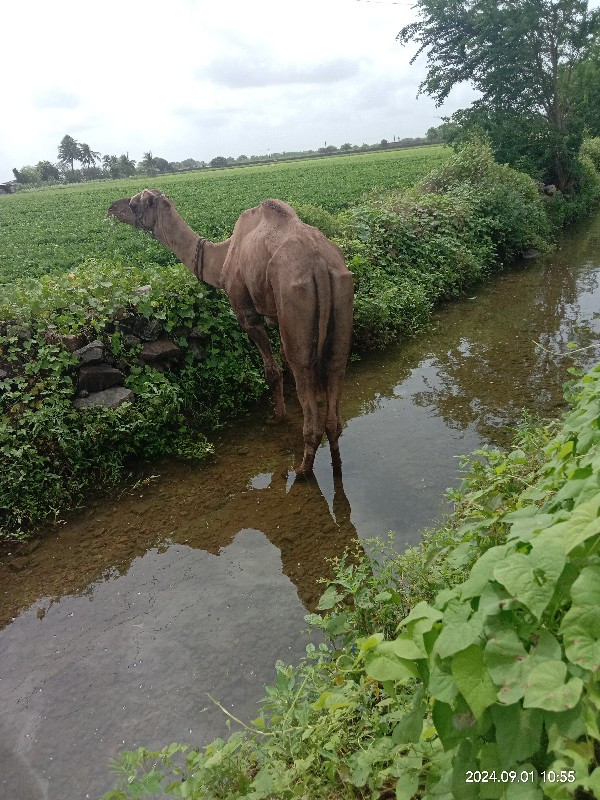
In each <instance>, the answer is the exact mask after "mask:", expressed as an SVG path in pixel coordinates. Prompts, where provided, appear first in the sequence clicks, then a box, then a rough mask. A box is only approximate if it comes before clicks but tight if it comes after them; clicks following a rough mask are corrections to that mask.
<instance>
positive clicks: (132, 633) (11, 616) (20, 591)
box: [0, 217, 600, 800]
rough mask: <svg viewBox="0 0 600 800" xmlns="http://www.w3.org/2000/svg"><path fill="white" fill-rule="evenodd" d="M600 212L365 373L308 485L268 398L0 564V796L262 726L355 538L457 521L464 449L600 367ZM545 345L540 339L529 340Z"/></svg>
mask: <svg viewBox="0 0 600 800" xmlns="http://www.w3.org/2000/svg"><path fill="white" fill-rule="evenodd" d="M599 281H600V217H599V218H598V219H596V220H595V222H594V223H593V224H592V225H591V226H589V227H587V228H586V229H585V231H583V232H580V233H578V234H575V235H573V236H572V237H570V238H569V239H568V240H565V242H564V244H563V248H562V250H561V251H560V252H558V253H557V254H554V255H553V256H550V257H546V258H544V259H540V260H539V261H538V262H536V263H535V264H530V265H528V266H527V269H525V268H516V269H514V270H511V271H507V272H505V273H503V274H502V275H500V277H498V278H497V279H495V280H494V281H493V282H492V283H491V284H489V285H488V286H486V287H483V288H481V289H480V290H478V291H477V292H476V294H475V296H474V297H473V298H468V299H465V300H464V301H462V302H460V303H454V304H451V305H448V306H447V307H446V308H443V309H442V310H440V311H439V312H438V313H437V314H436V316H435V319H434V320H433V323H432V325H431V328H430V330H429V331H428V332H426V333H425V334H423V335H421V336H419V337H418V339H416V340H413V341H410V342H408V343H404V344H402V345H399V346H397V347H395V348H392V349H390V350H389V351H387V352H385V353H383V354H378V355H375V356H372V355H370V356H368V357H367V358H366V359H365V360H364V362H361V363H356V364H352V365H351V367H350V370H349V374H348V378H347V381H346V389H345V400H344V404H343V415H344V418H345V419H346V420H347V422H346V426H345V429H344V434H343V436H342V439H341V452H342V458H343V481H336V482H335V483H334V480H333V477H332V474H331V468H330V465H329V454H328V450H327V448H321V449H320V450H319V452H318V454H317V459H316V463H315V477H314V479H311V480H294V477H293V472H292V465H293V464H298V463H299V460H300V456H301V452H300V450H301V433H300V431H301V419H300V415H299V410H298V407H297V403H296V402H295V399H294V397H293V393H292V392H290V393H289V404H290V409H291V411H292V422H291V423H290V424H288V425H285V426H281V427H272V426H268V425H266V424H265V423H264V419H265V417H266V413H267V405H265V406H264V407H262V408H259V409H257V410H256V412H255V413H254V414H252V415H251V416H249V417H246V418H244V419H243V420H241V421H239V422H238V423H236V424H235V425H234V426H231V427H230V428H228V429H226V430H224V431H223V432H222V433H221V434H220V436H219V437H218V441H217V442H216V445H217V446H216V452H217V455H216V456H215V457H214V458H213V459H212V460H211V461H210V462H209V463H204V464H202V465H189V464H181V463H173V462H161V463H159V464H156V465H154V467H153V470H152V471H151V472H149V471H146V472H145V473H144V474H143V475H144V477H143V478H142V479H141V480H140V481H139V482H138V483H137V484H136V485H135V486H131V485H130V486H129V487H128V488H124V489H122V490H121V491H120V493H119V492H116V493H115V494H114V495H113V496H109V497H106V496H104V497H99V498H98V499H96V500H95V501H94V503H93V504H92V505H91V506H90V507H89V508H87V509H85V510H82V511H81V512H78V513H76V514H73V515H71V516H70V517H69V518H68V519H67V520H66V521H63V522H61V523H59V524H57V525H55V526H53V527H52V528H51V529H50V531H49V532H47V533H46V535H45V536H44V537H40V538H38V539H37V540H35V541H34V542H32V543H30V544H28V545H25V546H24V547H22V548H21V549H15V550H14V551H13V552H11V553H10V555H9V554H7V553H6V552H4V553H3V554H2V555H1V556H0V625H1V626H2V629H1V630H0V703H1V708H2V714H1V715H0V800H79V798H88V797H90V798H96V797H98V796H99V795H100V794H101V793H102V792H103V791H106V790H108V789H109V788H110V786H111V782H112V777H111V774H110V772H109V769H108V766H107V765H108V760H109V758H111V757H116V756H117V754H118V752H119V750H122V749H133V748H135V747H138V746H139V745H147V746H150V747H153V746H160V745H164V744H167V743H169V742H171V741H173V740H180V741H185V742H190V743H194V744H203V743H206V742H208V741H210V740H211V739H213V738H214V737H215V736H218V735H223V734H226V733H227V728H226V724H225V720H226V717H225V715H224V713H223V712H222V711H221V710H220V709H219V708H218V707H217V706H216V705H215V704H214V703H213V702H212V701H211V699H210V698H209V697H208V695H210V696H211V697H214V698H217V699H218V700H219V701H220V702H222V704H223V705H224V707H226V708H227V709H229V710H230V711H231V713H233V714H235V715H236V716H237V717H240V718H241V719H245V720H248V719H252V718H253V717H254V716H255V712H256V701H257V700H258V699H259V698H260V697H262V696H263V694H264V689H263V686H264V684H265V683H269V682H270V681H271V680H272V679H273V677H274V663H275V661H276V659H278V658H282V659H283V660H285V661H288V662H290V663H291V662H294V661H297V660H298V658H299V657H300V656H301V655H302V654H303V652H304V648H305V645H306V643H307V641H308V638H307V637H306V636H305V635H302V634H300V633H299V632H300V631H301V629H302V628H303V627H304V622H303V618H304V615H305V614H306V611H307V609H308V610H311V609H313V608H314V607H315V605H316V602H317V600H318V597H319V593H320V591H322V587H321V586H320V585H319V584H318V583H317V580H318V578H319V577H321V576H324V575H327V574H328V569H329V568H328V565H327V564H326V563H325V560H324V559H325V558H332V557H335V556H337V555H340V554H341V553H342V552H343V550H344V548H345V547H347V546H349V545H350V544H351V542H352V540H353V539H354V538H355V537H358V538H359V539H360V540H365V539H366V538H368V537H370V536H375V535H380V536H381V535H385V534H386V532H387V531H388V530H394V531H396V532H397V534H398V535H397V540H396V541H397V547H398V548H399V549H403V548H404V547H405V546H407V545H408V544H412V543H416V542H417V541H418V538H419V530H422V529H423V528H425V527H427V526H430V525H432V524H433V523H434V522H435V520H436V519H438V518H439V517H440V516H441V515H442V514H443V512H444V508H445V505H444V500H443V499H442V497H441V492H442V491H443V489H444V488H445V487H446V486H448V485H452V484H456V482H457V480H458V479H459V473H458V467H459V464H458V459H457V458H456V456H458V455H460V454H463V453H467V452H469V451H471V450H473V449H474V448H476V447H478V446H480V445H481V444H483V443H486V442H491V443H493V444H497V445H500V446H502V445H505V444H506V443H507V442H508V441H509V439H510V426H512V425H514V424H515V423H516V422H517V421H518V419H519V416H520V413H521V409H522V408H526V409H529V410H531V411H534V412H536V413H538V414H540V415H542V416H553V415H556V414H558V413H559V412H560V411H561V410H562V408H563V399H562V384H563V382H564V381H565V380H566V379H567V378H568V374H567V368H568V367H569V366H572V365H573V364H574V363H577V364H581V365H583V366H586V365H588V364H590V363H592V362H593V361H594V360H596V358H595V357H597V356H598V353H599V348H598V347H596V346H593V347H591V348H589V349H587V350H584V351H581V352H579V353H575V354H572V353H571V352H570V351H568V350H567V347H566V345H567V342H569V341H576V342H577V343H578V344H579V345H580V346H587V345H589V344H593V343H594V342H596V341H598V335H599V334H600V323H599V320H598V318H597V310H598V309H599V307H600V286H599ZM535 342H539V343H540V344H541V345H542V347H539V346H537V345H536V344H535Z"/></svg>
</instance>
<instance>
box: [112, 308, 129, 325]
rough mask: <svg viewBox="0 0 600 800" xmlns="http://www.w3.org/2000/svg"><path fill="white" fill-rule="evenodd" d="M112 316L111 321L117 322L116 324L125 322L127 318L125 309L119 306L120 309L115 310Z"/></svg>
mask: <svg viewBox="0 0 600 800" xmlns="http://www.w3.org/2000/svg"><path fill="white" fill-rule="evenodd" d="M112 316H113V319H116V320H117V322H121V321H123V320H126V319H128V318H129V314H128V313H127V309H126V308H123V306H121V307H120V308H117V309H116V310H115V311H114V312H113V315H112Z"/></svg>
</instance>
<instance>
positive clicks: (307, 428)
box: [291, 364, 324, 475]
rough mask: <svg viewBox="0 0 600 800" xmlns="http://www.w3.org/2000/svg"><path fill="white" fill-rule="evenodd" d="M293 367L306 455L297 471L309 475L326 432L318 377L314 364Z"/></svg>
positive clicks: (293, 365)
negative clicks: (321, 411) (318, 402)
mask: <svg viewBox="0 0 600 800" xmlns="http://www.w3.org/2000/svg"><path fill="white" fill-rule="evenodd" d="M291 367H292V371H293V373H294V378H295V381H296V393H297V394H298V400H299V401H300V405H301V406H302V416H303V418H304V424H303V427H302V434H303V437H304V455H303V458H302V463H301V464H300V467H299V468H298V469H297V470H296V472H297V474H298V475H308V474H309V473H311V472H312V469H313V464H314V460H315V454H316V452H317V448H318V446H319V445H320V444H321V440H322V438H323V432H324V426H323V423H322V422H321V419H320V417H319V408H318V405H317V395H318V386H317V379H316V375H315V371H314V368H313V367H312V366H310V367H304V366H298V365H296V364H292V365H291Z"/></svg>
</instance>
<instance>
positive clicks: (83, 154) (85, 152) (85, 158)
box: [78, 143, 100, 169]
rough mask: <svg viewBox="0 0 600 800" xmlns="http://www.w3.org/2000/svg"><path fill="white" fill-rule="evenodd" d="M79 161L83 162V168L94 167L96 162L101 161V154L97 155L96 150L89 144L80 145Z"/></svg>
mask: <svg viewBox="0 0 600 800" xmlns="http://www.w3.org/2000/svg"><path fill="white" fill-rule="evenodd" d="M78 147H79V161H81V166H82V167H88V169H89V167H93V166H95V165H96V161H98V160H99V159H100V153H96V152H95V151H94V150H91V149H90V146H89V144H83V143H81V144H79V145H78Z"/></svg>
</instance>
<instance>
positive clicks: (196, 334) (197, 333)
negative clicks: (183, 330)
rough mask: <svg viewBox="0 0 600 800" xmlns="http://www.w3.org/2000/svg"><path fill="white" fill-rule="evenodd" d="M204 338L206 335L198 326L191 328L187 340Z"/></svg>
mask: <svg viewBox="0 0 600 800" xmlns="http://www.w3.org/2000/svg"><path fill="white" fill-rule="evenodd" d="M206 336H207V334H206V333H205V332H204V331H203V330H202V328H199V327H198V326H196V327H195V328H192V330H191V331H190V332H189V333H188V339H206Z"/></svg>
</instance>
